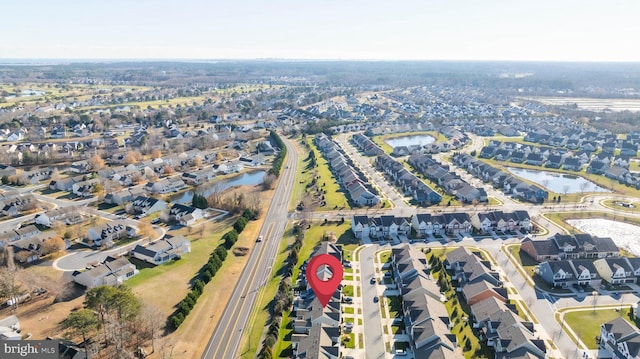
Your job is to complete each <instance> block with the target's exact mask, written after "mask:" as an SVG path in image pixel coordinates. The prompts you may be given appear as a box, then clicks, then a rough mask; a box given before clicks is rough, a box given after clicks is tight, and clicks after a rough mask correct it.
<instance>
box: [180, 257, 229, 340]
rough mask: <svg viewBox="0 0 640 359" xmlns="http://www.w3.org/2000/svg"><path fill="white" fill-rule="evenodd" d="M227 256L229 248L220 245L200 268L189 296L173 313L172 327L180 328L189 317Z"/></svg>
mask: <svg viewBox="0 0 640 359" xmlns="http://www.w3.org/2000/svg"><path fill="white" fill-rule="evenodd" d="M225 258H227V249H226V248H225V247H223V246H218V247H217V248H216V249H215V250H214V251H213V252H211V255H210V256H209V261H208V262H207V264H205V265H204V266H202V268H200V271H199V272H198V275H197V276H196V277H195V278H194V281H193V284H192V286H191V290H190V291H189V293H187V296H186V297H185V298H184V299H183V300H181V301H180V303H178V309H176V311H175V312H174V313H173V315H172V316H171V318H169V322H170V324H171V327H173V328H174V329H178V327H179V326H180V325H181V324H182V322H184V320H185V319H186V318H187V315H189V313H190V312H191V309H193V307H194V306H195V305H196V302H197V301H198V298H200V295H202V291H203V290H204V286H205V285H206V284H207V283H209V282H210V281H211V278H213V276H215V275H216V273H217V272H218V270H219V269H220V267H222V262H224V260H225Z"/></svg>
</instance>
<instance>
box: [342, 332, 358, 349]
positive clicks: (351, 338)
mask: <svg viewBox="0 0 640 359" xmlns="http://www.w3.org/2000/svg"><path fill="white" fill-rule="evenodd" d="M342 344H343V345H344V346H345V348H347V349H355V347H356V335H355V333H349V334H343V335H342Z"/></svg>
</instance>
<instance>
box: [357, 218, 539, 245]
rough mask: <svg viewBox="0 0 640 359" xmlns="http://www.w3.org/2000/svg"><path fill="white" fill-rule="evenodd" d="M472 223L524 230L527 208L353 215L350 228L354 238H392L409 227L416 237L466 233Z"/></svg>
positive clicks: (483, 228)
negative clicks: (472, 211) (482, 211)
mask: <svg viewBox="0 0 640 359" xmlns="http://www.w3.org/2000/svg"><path fill="white" fill-rule="evenodd" d="M472 227H475V228H476V229H477V230H478V231H480V232H482V233H486V232H489V231H501V232H505V231H525V232H528V231H530V230H531V220H530V218H529V213H528V212H527V211H514V212H502V211H493V212H486V213H477V214H474V215H473V217H469V214H467V213H464V212H453V213H442V214H430V213H417V214H415V215H413V216H411V218H404V217H395V216H392V215H389V216H380V217H369V216H362V215H360V216H353V217H352V219H351V231H352V232H353V234H354V235H355V237H356V238H363V237H368V238H378V239H380V238H394V237H397V236H399V235H405V236H406V235H408V234H409V233H410V232H411V229H413V230H414V231H415V234H416V236H417V237H425V236H429V235H443V234H446V235H453V236H457V235H458V234H463V235H464V234H469V233H471V230H472Z"/></svg>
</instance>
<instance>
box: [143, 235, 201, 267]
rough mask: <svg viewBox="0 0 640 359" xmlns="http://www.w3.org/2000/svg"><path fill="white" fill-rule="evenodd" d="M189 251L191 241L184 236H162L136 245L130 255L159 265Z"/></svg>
mask: <svg viewBox="0 0 640 359" xmlns="http://www.w3.org/2000/svg"><path fill="white" fill-rule="evenodd" d="M189 252H191V242H189V241H188V240H187V239H186V238H185V237H184V236H175V237H168V236H167V237H164V238H162V239H160V240H157V241H155V242H151V243H149V244H148V245H146V246H143V245H140V244H138V245H136V246H135V248H133V250H131V255H132V256H134V257H135V258H138V259H140V260H143V261H145V262H147V263H151V264H155V265H160V264H164V263H167V262H169V261H171V260H173V259H176V258H180V257H181V256H182V255H183V254H185V253H189Z"/></svg>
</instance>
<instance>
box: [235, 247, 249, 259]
mask: <svg viewBox="0 0 640 359" xmlns="http://www.w3.org/2000/svg"><path fill="white" fill-rule="evenodd" d="M247 254H249V248H247V247H236V248H234V249H233V255H234V256H236V257H241V256H246V255H247Z"/></svg>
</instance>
